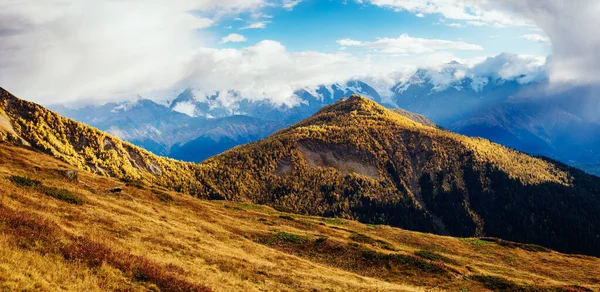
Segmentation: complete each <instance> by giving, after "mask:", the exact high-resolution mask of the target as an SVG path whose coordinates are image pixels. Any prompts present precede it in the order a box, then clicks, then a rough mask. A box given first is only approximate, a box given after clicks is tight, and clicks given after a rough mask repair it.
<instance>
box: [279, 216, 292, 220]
mask: <svg viewBox="0 0 600 292" xmlns="http://www.w3.org/2000/svg"><path fill="white" fill-rule="evenodd" d="M279 218H281V219H285V220H290V221H294V217H292V216H290V215H279Z"/></svg>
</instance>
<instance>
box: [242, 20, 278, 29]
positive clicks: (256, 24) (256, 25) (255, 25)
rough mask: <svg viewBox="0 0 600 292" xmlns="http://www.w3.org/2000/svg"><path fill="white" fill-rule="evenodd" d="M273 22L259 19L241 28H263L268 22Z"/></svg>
mask: <svg viewBox="0 0 600 292" xmlns="http://www.w3.org/2000/svg"><path fill="white" fill-rule="evenodd" d="M269 23H271V22H270V21H257V22H253V23H251V24H249V25H247V26H244V27H242V28H240V30H244V29H261V28H265V27H267V24H269Z"/></svg>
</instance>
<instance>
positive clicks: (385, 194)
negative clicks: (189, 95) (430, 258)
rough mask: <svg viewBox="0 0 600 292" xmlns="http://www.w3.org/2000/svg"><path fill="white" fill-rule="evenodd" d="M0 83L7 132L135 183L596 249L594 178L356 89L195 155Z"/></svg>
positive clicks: (599, 186) (599, 240)
mask: <svg viewBox="0 0 600 292" xmlns="http://www.w3.org/2000/svg"><path fill="white" fill-rule="evenodd" d="M0 93H1V94H2V95H1V99H0V111H2V112H0V117H2V118H0V120H2V121H3V122H2V123H0V129H4V130H0V132H3V133H4V134H2V136H0V139H3V140H5V141H10V142H12V143H14V144H21V145H31V146H32V147H34V148H35V149H39V150H41V151H43V152H45V153H48V154H50V155H52V156H54V157H57V158H59V159H61V160H62V161H65V162H67V163H69V164H71V165H74V166H76V167H78V168H80V169H83V170H88V171H91V172H94V173H98V174H101V175H109V176H113V177H117V178H121V179H125V180H127V181H128V182H129V184H130V185H135V184H136V183H138V180H141V181H145V182H148V183H152V184H156V185H160V186H162V187H165V188H167V189H170V190H175V191H180V192H185V193H189V194H193V195H195V196H197V197H200V198H207V199H227V200H233V201H242V202H252V203H259V204H264V205H269V206H272V207H274V208H276V209H278V210H283V211H288V212H292V213H298V214H306V215H316V216H326V217H340V218H345V219H353V220H359V221H361V222H364V223H370V224H387V225H392V226H396V227H401V228H405V229H410V230H417V231H424V232H432V233H437V234H443V235H452V236H460V237H468V236H479V237H481V236H493V237H499V238H503V239H508V240H514V241H520V242H523V243H535V244H541V245H544V246H547V247H551V248H554V249H557V250H560V251H564V252H572V253H585V254H592V255H600V250H599V249H598V246H600V236H599V235H600V200H599V194H600V179H598V178H597V177H593V176H589V175H586V174H584V173H583V172H581V171H579V170H576V169H572V168H568V167H566V166H564V165H562V164H558V163H555V162H551V161H548V160H545V159H541V158H535V157H531V156H528V155H525V154H523V153H520V152H517V151H514V150H511V149H508V148H506V147H503V146H501V145H498V144H494V143H491V142H489V141H487V140H484V139H477V138H468V137H465V136H461V135H457V134H455V133H451V132H448V131H444V130H440V129H437V128H434V127H430V126H426V125H424V124H421V123H418V122H415V121H413V120H411V119H409V118H407V117H406V116H405V115H402V114H398V113H395V112H392V111H389V110H386V109H385V108H383V107H381V106H379V105H378V104H376V103H375V102H372V101H370V100H368V99H366V98H362V97H360V96H353V97H351V98H349V99H347V100H342V101H339V102H337V103H336V104H333V105H331V106H328V107H325V108H323V109H322V110H320V111H319V112H318V113H316V114H315V115H314V116H312V117H310V118H308V119H306V120H304V121H302V122H300V123H298V124H296V125H294V126H292V127H290V128H288V129H285V130H282V131H279V132H277V133H275V134H274V135H272V136H271V137H269V138H267V139H264V140H261V141H259V142H256V143H251V144H248V145H245V146H241V147H237V148H234V149H232V150H229V151H227V152H225V153H223V154H221V155H218V156H216V157H213V158H212V159H209V160H208V161H206V162H204V163H202V164H198V165H196V164H190V163H184V162H179V161H175V160H171V159H166V158H161V157H157V156H154V155H152V154H151V153H149V152H147V151H145V150H143V149H140V148H137V147H135V146H133V145H130V144H128V143H124V142H121V141H120V140H118V139H117V138H115V137H112V136H109V135H106V134H104V133H102V132H100V131H98V130H96V129H93V128H90V127H88V126H85V125H82V124H80V123H77V122H74V121H72V120H68V119H65V118H62V117H60V116H59V115H57V114H55V113H53V112H51V111H48V110H46V109H44V108H43V107H41V106H39V105H35V104H33V103H29V102H26V101H23V100H20V99H18V98H16V97H14V96H12V95H10V93H8V92H6V91H3V90H2V91H1V92H0Z"/></svg>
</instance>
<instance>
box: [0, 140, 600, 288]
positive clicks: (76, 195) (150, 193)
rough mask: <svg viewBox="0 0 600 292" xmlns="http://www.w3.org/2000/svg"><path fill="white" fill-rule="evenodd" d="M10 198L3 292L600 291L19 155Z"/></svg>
mask: <svg viewBox="0 0 600 292" xmlns="http://www.w3.org/2000/svg"><path fill="white" fill-rule="evenodd" d="M114 187H121V188H122V189H123V191H122V192H110V191H109V190H110V189H111V188H114ZM0 188H1V189H2V190H3V191H2V192H0V231H1V232H0V290H7V291H14V290H45V291H55V290H63V291H64V290H66V291H107V290H116V291H123V290H126V291H157V289H160V290H162V291H208V290H209V289H210V290H213V291H315V290H319V291H424V290H431V289H434V290H436V289H437V290H452V291H457V290H461V289H462V290H464V291H466V290H468V291H487V290H488V289H489V290H500V289H504V290H510V291H597V290H598V289H600V270H598V269H597V267H598V266H599V265H600V260H599V259H598V258H593V257H589V256H574V255H565V254H560V253H557V252H554V251H550V250H547V249H544V248H542V247H539V246H534V245H525V244H518V243H512V242H506V241H501V240H495V239H475V238H451V237H443V236H437V235H432V234H426V233H419V232H411V231H406V230H401V229H397V228H391V227H388V226H382V225H365V224H360V223H357V222H354V221H348V220H343V219H339V218H321V217H312V216H302V215H294V214H287V213H282V212H278V211H276V210H274V209H272V208H269V207H265V206H259V205H253V204H248V203H235V202H222V201H203V200H198V199H195V198H193V197H190V196H187V195H184V194H180V193H175V192H170V191H167V190H164V189H161V188H160V187H157V186H154V185H149V184H147V183H142V184H136V185H131V186H127V185H126V184H125V183H124V182H122V181H119V180H117V179H114V178H109V177H101V176H98V175H94V174H90V173H88V172H82V171H80V172H79V173H77V169H76V168H74V167H73V166H70V165H67V164H65V163H63V162H61V161H58V160H57V159H54V158H52V157H50V156H48V155H46V154H42V153H41V152H39V151H33V150H30V149H26V148H23V147H15V146H11V145H10V144H7V143H0ZM551 289H552V290H551Z"/></svg>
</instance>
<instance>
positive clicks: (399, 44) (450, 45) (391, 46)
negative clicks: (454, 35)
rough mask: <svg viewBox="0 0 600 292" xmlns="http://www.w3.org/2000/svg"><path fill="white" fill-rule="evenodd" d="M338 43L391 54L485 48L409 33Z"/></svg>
mask: <svg viewBox="0 0 600 292" xmlns="http://www.w3.org/2000/svg"><path fill="white" fill-rule="evenodd" d="M337 43H338V44H339V45H341V46H345V47H363V48H368V49H372V50H374V51H377V52H381V53H389V54H423V53H433V52H436V51H448V50H476V51H478V50H483V48H482V47H481V46H479V45H476V44H469V43H466V42H462V41H450V40H440V39H424V38H413V37H410V36H409V35H407V34H403V35H401V36H399V37H398V38H378V39H377V40H376V41H373V42H362V41H357V40H353V39H341V40H338V41H337Z"/></svg>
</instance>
